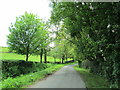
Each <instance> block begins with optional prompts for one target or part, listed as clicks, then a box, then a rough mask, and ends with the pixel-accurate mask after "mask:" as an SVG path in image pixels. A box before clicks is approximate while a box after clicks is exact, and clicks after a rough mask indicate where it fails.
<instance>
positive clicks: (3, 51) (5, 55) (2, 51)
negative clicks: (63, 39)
mask: <svg viewBox="0 0 120 90" xmlns="http://www.w3.org/2000/svg"><path fill="white" fill-rule="evenodd" d="M43 59H44V57H43ZM0 60H25V55H19V54H16V53H9V49H8V48H7V47H0ZM68 60H69V59H68ZM29 61H34V62H40V56H39V55H31V56H30V57H29ZM43 61H44V60H43ZM47 61H49V62H54V58H53V57H51V56H47ZM56 61H57V62H59V61H60V59H56Z"/></svg>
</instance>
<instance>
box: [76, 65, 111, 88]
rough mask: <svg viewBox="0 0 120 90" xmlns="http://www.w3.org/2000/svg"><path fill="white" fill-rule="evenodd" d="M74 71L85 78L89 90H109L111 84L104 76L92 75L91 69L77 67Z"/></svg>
mask: <svg viewBox="0 0 120 90" xmlns="http://www.w3.org/2000/svg"><path fill="white" fill-rule="evenodd" d="M74 69H75V70H76V71H77V72H79V73H80V76H81V77H82V78H83V81H84V82H85V85H86V87H87V88H88V89H90V88H91V89H92V88H109V82H108V81H107V79H106V78H104V77H103V76H99V75H97V74H94V73H90V71H89V69H84V68H79V66H75V67H74Z"/></svg>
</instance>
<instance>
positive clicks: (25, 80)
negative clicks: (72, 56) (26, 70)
mask: <svg viewBox="0 0 120 90" xmlns="http://www.w3.org/2000/svg"><path fill="white" fill-rule="evenodd" d="M63 66H64V65H53V66H51V67H50V68H47V69H44V70H42V71H37V72H33V73H30V74H26V75H21V76H19V77H16V78H12V77H9V78H7V79H5V80H3V81H2V88H6V89H7V88H22V87H24V88H25V87H27V85H31V84H33V83H34V82H35V81H37V80H41V79H43V78H45V77H46V76H47V75H49V74H51V73H53V72H54V71H57V70H58V69H60V68H61V67H63Z"/></svg>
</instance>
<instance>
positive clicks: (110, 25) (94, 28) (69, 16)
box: [51, 2, 120, 88]
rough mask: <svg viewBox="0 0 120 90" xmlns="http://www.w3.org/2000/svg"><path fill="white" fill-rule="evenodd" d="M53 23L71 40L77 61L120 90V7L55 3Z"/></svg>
mask: <svg viewBox="0 0 120 90" xmlns="http://www.w3.org/2000/svg"><path fill="white" fill-rule="evenodd" d="M51 6H52V8H53V10H52V15H51V22H52V23H53V24H54V25H56V24H60V23H61V22H62V23H63V25H64V28H65V29H66V30H67V32H66V33H67V34H69V35H70V36H71V37H70V38H71V40H72V41H71V42H72V43H74V45H75V49H76V57H77V58H76V59H78V61H79V62H80V61H83V62H84V61H85V60H89V61H90V62H91V63H92V64H93V66H90V70H91V71H92V72H93V73H96V74H100V75H103V76H105V78H107V80H108V81H109V82H110V83H111V85H110V87H114V88H120V77H119V75H120V62H119V58H120V55H119V54H120V51H119V49H120V47H119V46H120V34H119V33H120V30H119V29H120V28H119V27H120V24H119V20H120V17H119V14H120V3H114V2H111V3H103V2H99V3H93V2H89V3H86V2H70V3H66V2H53V3H52V4H51Z"/></svg>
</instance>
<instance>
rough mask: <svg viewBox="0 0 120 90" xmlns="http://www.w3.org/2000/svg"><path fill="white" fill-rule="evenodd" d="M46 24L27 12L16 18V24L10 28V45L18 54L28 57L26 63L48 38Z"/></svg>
mask: <svg viewBox="0 0 120 90" xmlns="http://www.w3.org/2000/svg"><path fill="white" fill-rule="evenodd" d="M44 26H45V24H44V23H43V21H42V20H41V19H39V18H38V16H36V15H34V14H31V13H30V14H29V13H27V12H25V14H24V15H21V16H20V17H17V18H16V21H15V23H14V24H11V26H10V27H9V31H10V34H9V35H8V42H7V43H8V45H9V48H10V49H11V50H14V51H15V52H16V53H18V54H22V55H26V61H28V57H29V55H30V54H33V53H34V52H36V50H37V48H38V47H40V44H43V40H44V38H45V37H46V32H47V31H46V30H44Z"/></svg>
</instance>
